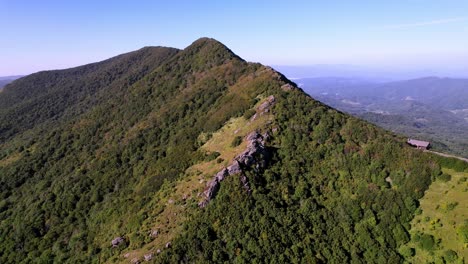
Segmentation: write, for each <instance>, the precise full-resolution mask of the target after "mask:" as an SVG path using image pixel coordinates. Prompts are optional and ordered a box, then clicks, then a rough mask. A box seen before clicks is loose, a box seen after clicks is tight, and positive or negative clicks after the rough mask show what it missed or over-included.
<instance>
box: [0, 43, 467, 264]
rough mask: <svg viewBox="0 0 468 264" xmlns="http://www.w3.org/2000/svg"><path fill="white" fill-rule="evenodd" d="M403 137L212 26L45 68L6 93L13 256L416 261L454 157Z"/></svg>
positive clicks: (5, 250)
mask: <svg viewBox="0 0 468 264" xmlns="http://www.w3.org/2000/svg"><path fill="white" fill-rule="evenodd" d="M255 131H256V132H257V133H258V134H262V135H263V136H262V137H261V138H262V141H261V142H260V141H258V142H257V141H255V144H254V143H252V142H253V141H252V140H251V139H249V138H250V136H249V135H252V132H255ZM249 140H250V141H249ZM405 140H406V139H405V138H403V137H400V136H397V135H394V134H392V133H389V132H387V131H385V130H383V129H380V128H378V127H376V126H374V125H372V124H370V123H367V122H366V121H362V120H360V119H357V118H354V117H351V116H349V115H347V114H344V113H341V112H339V111H337V110H335V109H333V108H330V107H328V106H326V105H324V104H322V103H320V102H318V101H316V100H314V99H312V98H311V97H310V96H308V95H307V94H305V93H304V92H303V91H302V90H301V89H299V88H297V86H296V85H295V84H294V83H292V82H291V81H289V80H287V79H286V78H285V77H284V76H283V75H281V74H280V73H278V72H276V71H274V70H273V69H271V68H269V67H265V66H262V65H260V64H256V63H248V62H245V61H244V60H242V59H241V58H239V57H238V56H237V55H235V54H234V53H233V52H232V51H230V50H229V49H228V48H227V47H225V46H224V45H222V44H221V43H219V42H217V41H216V40H213V39H207V38H203V39H199V40H197V41H195V42H194V43H193V44H192V45H190V46H189V47H187V48H185V49H183V50H177V49H172V48H164V47H147V48H143V49H141V50H138V51H135V52H132V53H128V54H124V55H121V56H118V57H115V58H112V59H109V60H107V61H103V62H99V63H95V64H90V65H85V66H81V67H78V68H73V69H68V70H61V71H47V72H40V73H36V74H33V75H30V76H27V77H24V78H21V79H19V80H17V81H15V82H14V83H12V84H10V85H8V86H7V87H6V88H5V89H4V91H2V93H0V144H1V148H0V262H2V263H30V262H33V263H51V262H58V263H101V262H124V263H129V262H139V261H143V260H148V261H153V262H156V263H177V262H182V263H219V262H229V263H231V262H234V263H351V262H352V263H399V262H403V260H404V255H403V254H401V252H400V251H399V248H400V247H401V246H402V245H404V244H406V243H408V242H409V241H410V235H409V230H410V228H411V227H410V222H411V220H412V219H413V217H414V215H415V213H416V211H417V208H418V206H419V204H418V200H419V199H420V198H421V197H423V195H424V192H425V191H426V190H427V189H428V187H429V185H430V184H431V182H432V181H433V180H434V179H436V178H438V177H440V175H442V174H443V173H442V170H441V166H440V165H439V164H441V163H443V162H446V163H451V162H452V163H453V162H454V161H451V160H445V159H441V158H439V159H440V160H439V159H436V158H434V157H432V156H430V154H428V153H423V152H420V151H417V150H414V149H412V148H410V147H409V146H407V145H406V144H405ZM253 145H254V146H256V148H255V149H254V150H255V151H250V150H251V149H249V148H251V147H252V146H253ZM245 149H246V150H245ZM249 151H250V152H249ZM241 153H248V154H249V155H251V156H248V159H247V158H246V160H247V161H248V162H247V161H245V162H244V163H242V162H240V160H241V158H242V157H243V158H245V156H240V154H241ZM441 160H442V161H441ZM232 164H240V165H239V168H237V170H236V172H233V173H229V175H228V176H226V177H225V179H224V180H223V181H222V182H219V186H218V185H217V189H216V190H215V191H213V196H212V197H211V200H210V201H209V203H207V204H206V206H204V207H203V208H201V207H200V206H199V204H200V200H201V199H202V198H201V196H202V195H203V194H202V193H204V191H205V192H206V189H207V188H208V187H209V185H207V182H208V183H212V181H211V182H210V180H211V179H212V178H213V175H214V174H216V173H217V172H218V171H220V170H221V171H222V170H223V168H224V167H227V166H230V168H232V166H231V165H232ZM445 165H447V164H445ZM448 165H450V166H452V167H453V166H463V164H462V165H456V164H455V165H454V164H448ZM464 169H465V168H464V167H462V168H461V170H464ZM233 171H234V170H233ZM223 178H224V177H223ZM215 183H217V182H215Z"/></svg>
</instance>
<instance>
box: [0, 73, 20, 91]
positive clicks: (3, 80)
mask: <svg viewBox="0 0 468 264" xmlns="http://www.w3.org/2000/svg"><path fill="white" fill-rule="evenodd" d="M21 77H23V76H22V75H15V76H3V77H0V90H2V89H3V87H5V85H7V84H9V83H11V82H12V81H14V80H16V79H19V78H21Z"/></svg>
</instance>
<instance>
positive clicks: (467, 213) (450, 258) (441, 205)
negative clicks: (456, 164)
mask: <svg viewBox="0 0 468 264" xmlns="http://www.w3.org/2000/svg"><path fill="white" fill-rule="evenodd" d="M443 171H444V172H443V174H442V175H444V174H448V175H451V179H450V180H448V181H435V182H434V183H433V184H432V185H431V186H430V188H429V189H428V190H427V191H426V193H425V195H424V197H423V198H422V199H421V200H420V204H421V209H422V213H421V214H420V215H417V216H416V217H415V218H414V219H413V221H412V222H411V231H410V233H411V237H412V239H411V241H410V242H409V243H408V244H406V245H404V246H402V247H401V248H400V252H403V251H405V250H407V248H415V249H416V251H415V254H414V256H410V255H404V256H405V257H406V258H408V261H409V262H412V263H431V262H436V263H437V262H438V261H439V262H441V260H444V261H445V262H448V263H450V262H456V263H463V261H466V260H467V259H468V250H467V246H468V228H467V227H468V205H467V204H466V200H467V199H468V192H467V191H468V184H467V182H466V180H464V179H466V177H467V176H468V173H465V172H456V171H454V170H449V169H444V170H443ZM439 177H440V176H439ZM402 255H403V254H402Z"/></svg>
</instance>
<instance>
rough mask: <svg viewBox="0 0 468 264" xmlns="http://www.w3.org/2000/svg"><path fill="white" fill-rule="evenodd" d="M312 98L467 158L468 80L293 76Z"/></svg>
mask: <svg viewBox="0 0 468 264" xmlns="http://www.w3.org/2000/svg"><path fill="white" fill-rule="evenodd" d="M295 81H296V82H297V83H298V84H299V86H300V87H302V88H303V89H304V91H306V92H307V93H309V94H310V95H311V96H313V97H314V98H316V99H318V100H320V101H322V102H324V103H326V104H329V105H331V106H333V107H336V108H337V109H339V110H341V111H344V112H348V113H351V114H354V115H357V116H359V117H362V118H364V119H366V120H368V121H371V122H373V123H375V124H378V125H380V126H382V127H384V128H386V129H389V130H392V131H395V132H398V133H402V134H406V135H408V136H411V137H417V138H422V139H426V140H429V141H431V142H433V146H434V147H435V148H436V149H439V150H443V151H449V152H451V153H454V154H458V155H462V156H464V157H467V156H468V136H467V131H468V79H454V78H437V77H427V78H419V79H413V80H405V81H395V82H387V83H379V82H372V81H370V80H368V79H360V78H336V77H328V78H303V79H297V80H295Z"/></svg>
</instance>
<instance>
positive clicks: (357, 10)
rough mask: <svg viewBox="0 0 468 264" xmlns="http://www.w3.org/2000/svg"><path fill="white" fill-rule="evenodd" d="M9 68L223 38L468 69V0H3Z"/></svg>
mask: <svg viewBox="0 0 468 264" xmlns="http://www.w3.org/2000/svg"><path fill="white" fill-rule="evenodd" d="M0 13H1V15H0V25H1V27H0V76H5V75H13V74H28V73H32V72H36V71H39V70H47V69H58V68H66V67H71V66H77V65H81V64H85V63H89V62H95V61H99V60H102V59H105V58H109V57H112V56H115V55H118V54H120V53H123V52H128V51H132V50H136V49H139V48H141V47H143V46H159V45H161V46H171V47H177V48H184V47H186V46H188V45H190V43H191V42H193V41H194V40H196V39H197V38H199V37H203V36H207V37H213V38H216V39H218V40H219V41H221V42H223V43H224V44H226V45H227V46H228V47H230V48H231V49H232V50H233V51H234V52H236V53H237V54H238V55H240V56H241V57H243V58H244V59H246V60H248V61H256V62H261V63H264V64H269V65H312V64H353V65H378V66H393V67H403V68H404V67H406V68H421V67H425V68H431V67H444V68H466V69H468V1H467V0H393V1H383V0H382V1H378V0H372V1H370V0H369V1H361V0H352V1H351V0H349V1H348V0H341V1H338V0H327V1H325V0H315V1H314V0H310V1H252V0H251V1H244V0H238V1H203V0H200V1H182V0H173V1H157V0H153V1H86V0H82V1H48V0H41V1H35V0H31V1H22V0H0Z"/></svg>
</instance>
